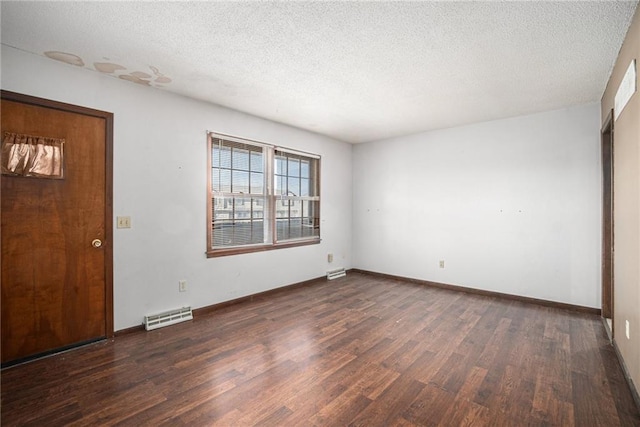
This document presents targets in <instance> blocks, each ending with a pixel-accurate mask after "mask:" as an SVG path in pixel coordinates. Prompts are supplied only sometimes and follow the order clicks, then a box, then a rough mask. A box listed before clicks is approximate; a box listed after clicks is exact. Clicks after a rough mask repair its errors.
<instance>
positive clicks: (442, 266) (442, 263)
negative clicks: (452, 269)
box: [440, 260, 444, 268]
mask: <svg viewBox="0 0 640 427" xmlns="http://www.w3.org/2000/svg"><path fill="white" fill-rule="evenodd" d="M440 268H444V260H440Z"/></svg>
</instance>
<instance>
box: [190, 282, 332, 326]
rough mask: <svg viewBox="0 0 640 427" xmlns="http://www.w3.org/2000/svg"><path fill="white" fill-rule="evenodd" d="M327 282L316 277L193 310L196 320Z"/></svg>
mask: <svg viewBox="0 0 640 427" xmlns="http://www.w3.org/2000/svg"><path fill="white" fill-rule="evenodd" d="M326 281H327V278H326V277H325V276H320V277H316V278H314V279H309V280H305V281H303V282H298V283H293V284H291V285H287V286H282V287H280V288H275V289H269V290H268V291H264V292H258V293H257V294H251V295H247V296H244V297H240V298H236V299H232V300H229V301H224V302H220V303H217V304H212V305H208V306H206V307H200V308H196V309H194V310H193V317H194V318H195V317H196V316H203V315H206V314H209V313H212V312H214V311H218V310H221V309H223V308H227V307H229V306H232V305H237V304H242V303H243V302H249V301H254V300H256V299H262V298H266V297H269V296H271V295H274V294H278V293H281V292H287V291H290V290H292V289H298V288H304V287H307V286H311V285H314V284H315V283H318V282H326Z"/></svg>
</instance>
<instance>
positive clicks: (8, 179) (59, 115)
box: [1, 99, 112, 363]
mask: <svg viewBox="0 0 640 427" xmlns="http://www.w3.org/2000/svg"><path fill="white" fill-rule="evenodd" d="M2 131H3V135H4V132H16V133H25V134H30V135H38V136H46V137H55V138H64V139H65V145H64V168H65V172H64V178H63V179H60V180H55V179H46V178H30V177H15V176H6V175H3V176H2V193H1V199H2V362H3V363H6V362H8V361H12V360H16V359H21V358H25V357H29V356H32V355H35V354H39V353H44V352H48V351H51V350H55V349H57V348H63V347H68V346H69V345H73V344H76V343H81V342H86V341H89V340H93V339H98V338H101V337H105V336H107V335H109V334H110V333H111V331H109V330H108V329H109V328H108V325H109V323H111V324H112V320H111V319H109V320H110V322H108V321H107V320H108V319H107V317H108V316H112V314H110V313H109V312H108V309H107V307H108V306H109V305H110V304H108V301H107V300H108V298H109V296H110V295H111V289H110V288H109V287H110V286H111V283H109V280H108V278H109V277H110V274H107V269H108V268H110V262H107V259H106V257H105V254H106V244H108V242H106V240H107V237H108V236H107V234H108V233H107V224H108V222H110V221H111V218H110V217H109V218H107V213H108V211H109V210H108V209H107V203H108V200H109V197H107V188H108V187H107V179H108V177H107V175H108V173H107V172H108V171H107V164H108V162H107V157H106V156H107V153H108V150H107V146H106V144H107V135H106V132H107V126H106V123H105V118H102V117H95V116H91V115H86V114H81V113H77V112H71V111H63V110H59V109H54V108H48V107H44V106H39V105H31V104H26V103H22V102H15V101H9V100H6V99H3V100H2ZM109 179H110V174H109ZM94 239H100V240H101V241H102V242H105V243H104V244H103V246H101V247H99V248H96V247H94V246H92V241H93V240H94Z"/></svg>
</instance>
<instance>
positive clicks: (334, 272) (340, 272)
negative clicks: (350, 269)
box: [327, 268, 347, 280]
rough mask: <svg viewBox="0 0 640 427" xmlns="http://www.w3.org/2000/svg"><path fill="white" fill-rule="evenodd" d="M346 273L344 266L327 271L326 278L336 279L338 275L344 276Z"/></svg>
mask: <svg viewBox="0 0 640 427" xmlns="http://www.w3.org/2000/svg"><path fill="white" fill-rule="evenodd" d="M346 275H347V272H346V271H344V268H339V269H338V270H332V271H327V280H333V279H337V278H339V277H344V276H346Z"/></svg>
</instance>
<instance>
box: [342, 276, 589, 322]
mask: <svg viewBox="0 0 640 427" xmlns="http://www.w3.org/2000/svg"><path fill="white" fill-rule="evenodd" d="M350 271H352V272H354V273H361V274H367V275H369V276H376V277H381V278H385V279H393V280H400V281H403V282H409V283H415V284H418V285H425V286H430V287H433V288H440V289H448V290H450V291H456V292H464V293H467V294H475V295H483V296H489V297H497V298H502V299H508V300H513V301H520V302H525V303H529V304H536V305H542V306H545V307H552V308H559V309H563V310H569V311H577V312H580V313H587V314H595V315H598V316H599V315H600V313H601V310H600V309H599V308H592V307H584V306H581V305H574V304H567V303H563V302H556V301H548V300H543V299H538V298H531V297H523V296H520V295H512V294H505V293H502V292H494V291H486V290H483V289H474V288H467V287H465V286H458V285H449V284H446V283H439V282H432V281H429V280H420V279H411V278H409V277H403V276H394V275H392V274H385V273H377V272H375V271H368V270H360V269H358V268H353V269H351V270H350Z"/></svg>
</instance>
